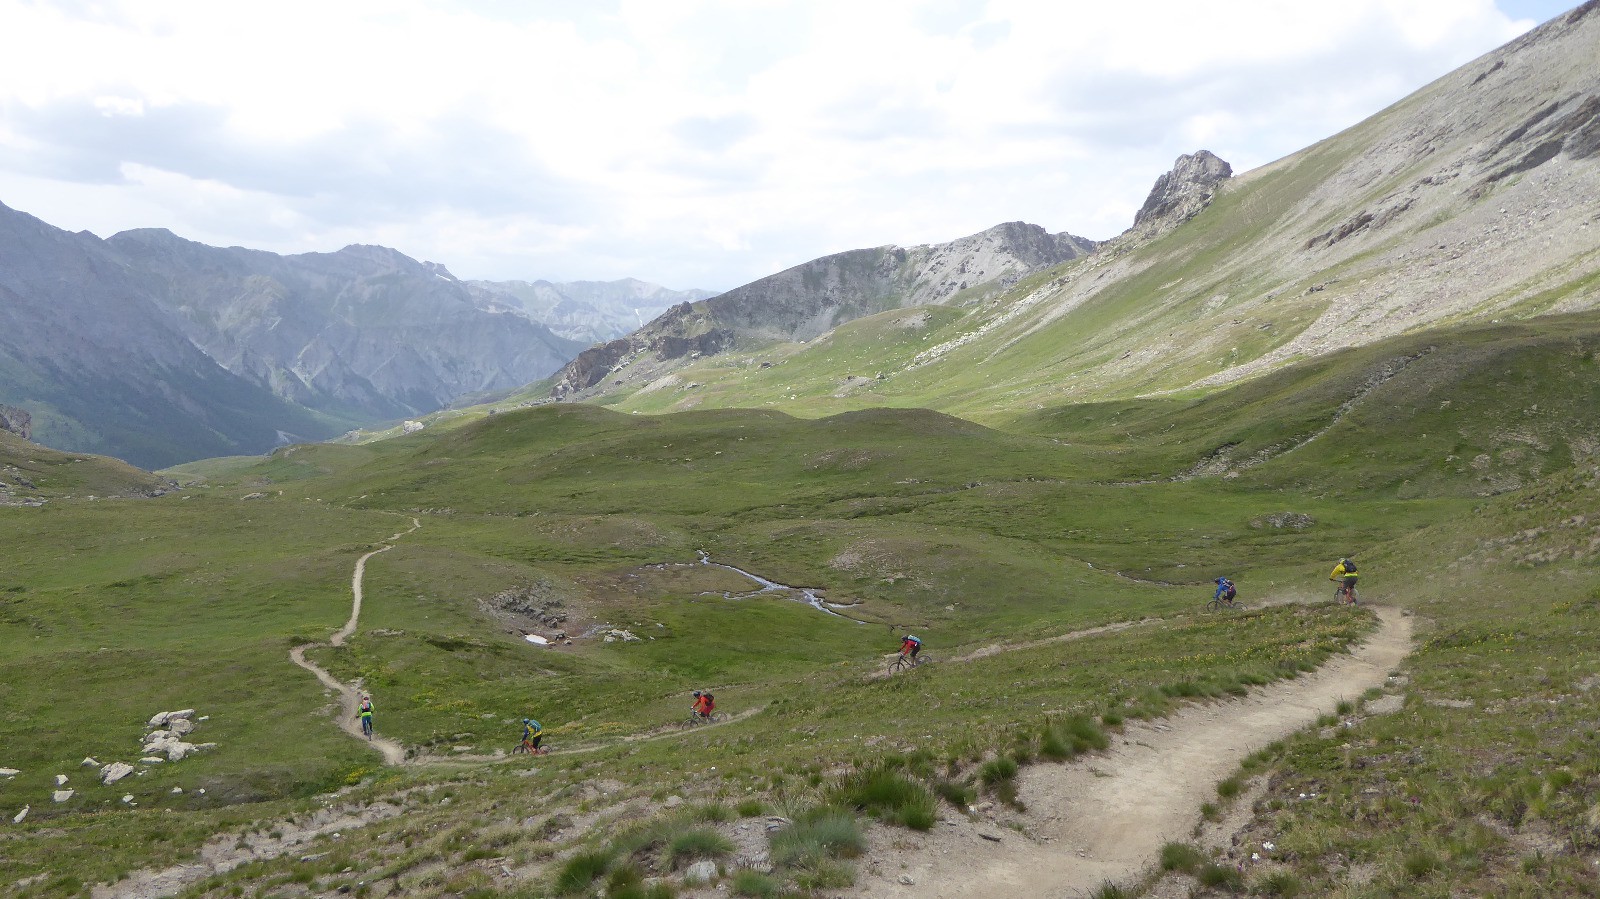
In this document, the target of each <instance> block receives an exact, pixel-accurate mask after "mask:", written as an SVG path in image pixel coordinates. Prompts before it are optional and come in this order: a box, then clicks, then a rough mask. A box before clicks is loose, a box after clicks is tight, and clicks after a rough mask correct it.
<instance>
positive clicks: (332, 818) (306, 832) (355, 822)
mask: <svg viewBox="0 0 1600 899" xmlns="http://www.w3.org/2000/svg"><path fill="white" fill-rule="evenodd" d="M398 814H400V806H399V805H393V804H389V803H385V802H377V803H373V804H371V805H363V806H349V807H339V808H334V807H329V808H325V809H321V810H319V811H317V812H314V813H312V814H311V815H310V816H309V817H307V818H305V819H302V820H298V823H296V821H293V820H290V821H276V822H273V823H272V825H271V829H270V830H267V831H264V832H255V833H251V832H245V833H227V834H221V835H218V836H215V837H212V838H211V840H210V841H208V842H207V843H206V844H205V845H204V846H202V847H200V853H199V856H198V857H197V858H196V859H195V860H194V861H192V862H189V863H187V864H182V865H174V866H172V867H170V868H162V869H160V870H149V869H146V870H143V871H136V872H134V873H133V874H131V875H129V876H128V877H126V878H124V879H123V880H119V881H117V882H116V883H111V884H103V883H102V884H96V885H95V887H94V889H93V890H92V892H91V895H92V897H93V899H161V897H165V896H171V895H174V894H176V893H177V892H178V891H180V890H182V889H183V888H184V887H186V886H188V885H189V884H192V883H196V882H198V881H201V880H204V879H206V878H207V877H211V876H213V875H217V874H226V873H227V872H229V871H232V870H233V869H234V868H237V867H239V866H240V865H243V864H246V863H248V862H253V861H261V860H264V859H272V858H277V857H279V856H281V855H287V854H289V853H291V852H294V851H296V850H299V849H301V848H306V847H308V846H309V844H310V843H311V842H312V841H313V840H315V839H316V838H318V837H320V836H323V835H332V834H338V833H341V832H343V831H347V830H353V829H355V828H358V827H365V826H366V825H368V824H371V823H372V822H374V821H382V820H384V819H387V818H392V817H394V816H395V815H398Z"/></svg>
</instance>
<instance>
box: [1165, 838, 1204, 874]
mask: <svg viewBox="0 0 1600 899" xmlns="http://www.w3.org/2000/svg"><path fill="white" fill-rule="evenodd" d="M1205 863H1206V856H1205V853H1203V852H1201V851H1200V850H1199V849H1196V848H1195V847H1194V846H1191V845H1189V844H1188V843H1168V844H1166V845H1165V846H1162V847H1161V870H1163V871H1182V872H1183V873H1185V874H1193V873H1194V872H1195V869H1197V868H1199V867H1200V866H1201V865H1203V864H1205Z"/></svg>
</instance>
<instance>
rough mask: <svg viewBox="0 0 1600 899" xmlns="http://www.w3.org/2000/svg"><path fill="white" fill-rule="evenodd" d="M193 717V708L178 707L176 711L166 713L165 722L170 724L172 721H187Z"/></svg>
mask: <svg viewBox="0 0 1600 899" xmlns="http://www.w3.org/2000/svg"><path fill="white" fill-rule="evenodd" d="M193 717H194V709H179V710H177V711H176V712H168V713H167V723H168V724H171V723H172V722H174V721H187V720H189V719H190V718H193Z"/></svg>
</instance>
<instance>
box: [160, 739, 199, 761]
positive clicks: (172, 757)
mask: <svg viewBox="0 0 1600 899" xmlns="http://www.w3.org/2000/svg"><path fill="white" fill-rule="evenodd" d="M165 750H166V753H167V761H169V762H180V761H183V757H184V756H186V755H188V754H189V753H191V752H194V751H195V750H194V744H193V743H179V742H173V743H168V744H167V745H166V747H165Z"/></svg>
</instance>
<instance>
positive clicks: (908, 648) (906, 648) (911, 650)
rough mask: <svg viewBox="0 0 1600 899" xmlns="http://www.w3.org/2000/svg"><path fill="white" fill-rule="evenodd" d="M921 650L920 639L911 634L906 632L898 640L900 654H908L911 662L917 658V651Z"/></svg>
mask: <svg viewBox="0 0 1600 899" xmlns="http://www.w3.org/2000/svg"><path fill="white" fill-rule="evenodd" d="M921 651H922V641H921V640H919V639H917V638H916V637H914V636H912V635H911V634H906V636H905V639H904V640H901V641H900V655H902V656H905V655H910V656H911V661H913V662H915V661H916V660H917V653H919V652H921Z"/></svg>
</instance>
